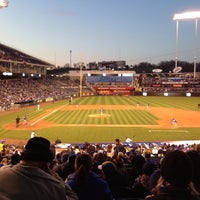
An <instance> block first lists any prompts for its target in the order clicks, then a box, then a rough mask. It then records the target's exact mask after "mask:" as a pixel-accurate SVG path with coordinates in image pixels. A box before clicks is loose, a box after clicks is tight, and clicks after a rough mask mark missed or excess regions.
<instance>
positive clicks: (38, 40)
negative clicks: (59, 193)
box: [0, 0, 200, 67]
mask: <svg viewBox="0 0 200 200" xmlns="http://www.w3.org/2000/svg"><path fill="white" fill-rule="evenodd" d="M187 11H200V0H9V6H8V7H7V8H1V9H0V17H1V26H0V43H2V44H5V45H8V46H10V47H12V48H16V49H17V50H20V51H22V52H24V53H27V54H29V55H31V56H34V57H37V58H39V59H41V60H44V61H47V62H49V63H51V64H54V65H56V66H61V67H62V66H64V65H65V64H66V63H70V58H71V62H72V63H79V62H84V63H85V64H87V63H89V62H101V61H117V60H125V61H126V63H127V64H128V65H134V64H138V63H140V62H150V63H153V64H158V63H159V62H160V61H168V60H175V57H176V21H174V20H173V16H174V14H175V13H182V12H187ZM199 27H200V20H199V22H198V33H199V34H198V35H197V40H195V37H194V35H195V20H181V21H180V22H179V34H178V54H179V57H178V59H179V60H182V61H187V62H193V60H194V43H195V41H197V62H200V28H199ZM70 50H71V54H70Z"/></svg>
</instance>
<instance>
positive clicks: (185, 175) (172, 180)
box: [160, 150, 193, 188]
mask: <svg viewBox="0 0 200 200" xmlns="http://www.w3.org/2000/svg"><path fill="white" fill-rule="evenodd" d="M160 169H161V176H162V177H163V179H164V180H165V181H167V182H168V183H169V184H171V185H172V186H175V187H183V188H185V187H187V186H188V184H189V183H190V181H191V179H192V175H193V165H192V161H191V159H190V157H189V156H188V155H187V154H186V153H184V152H182V151H179V150H175V151H171V152H168V153H167V154H166V156H165V157H164V158H163V160H162V162H161V168H160Z"/></svg>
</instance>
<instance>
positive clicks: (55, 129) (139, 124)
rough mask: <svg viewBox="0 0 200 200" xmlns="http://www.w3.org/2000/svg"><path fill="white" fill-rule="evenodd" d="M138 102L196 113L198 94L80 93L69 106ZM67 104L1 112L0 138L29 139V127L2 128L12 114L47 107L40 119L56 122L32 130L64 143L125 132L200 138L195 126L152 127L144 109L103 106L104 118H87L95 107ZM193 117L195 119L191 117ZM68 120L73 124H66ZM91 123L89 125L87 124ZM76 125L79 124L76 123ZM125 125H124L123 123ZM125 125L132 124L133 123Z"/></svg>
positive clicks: (138, 137)
mask: <svg viewBox="0 0 200 200" xmlns="http://www.w3.org/2000/svg"><path fill="white" fill-rule="evenodd" d="M137 102H138V103H139V104H140V106H146V105H147V104H149V105H150V111H151V107H163V108H172V109H173V108H176V109H182V110H193V111H195V112H198V113H199V116H200V109H199V108H198V107H197V104H199V103H200V98H199V97H191V98H190V97H164V96H163V97H150V96H146V97H143V96H131V97H123V96H122V97H120V96H97V97H95V96H94V97H81V98H75V99H73V101H72V106H73V105H74V107H75V105H76V103H79V104H80V107H81V105H102V106H103V105H127V106H133V107H136V103H137ZM67 106H69V102H68V100H67V99H66V100H62V101H55V103H54V104H52V103H48V104H41V110H40V111H38V110H37V106H36V105H35V106H32V107H27V108H24V109H19V110H16V111H12V112H2V113H1V120H0V138H15V139H29V138H30V133H31V130H32V129H31V130H30V129H27V130H26V129H24V130H21V129H17V128H16V129H12V130H10V129H6V128H5V127H4V126H5V125H6V124H10V123H12V124H15V118H16V116H18V115H19V116H20V117H21V121H22V122H23V116H24V115H27V117H28V121H29V120H34V119H35V118H39V117H40V116H43V115H45V113H46V112H48V111H52V110H53V111H55V110H57V111H56V112H53V113H52V114H50V115H49V116H46V118H44V119H43V120H45V121H51V122H54V123H57V124H60V126H53V125H52V126H50V127H47V128H43V129H37V130H35V131H36V134H37V135H38V136H43V137H46V138H48V139H49V140H51V141H55V139H56V138H57V137H59V138H60V139H61V140H62V141H63V142H65V143H83V142H85V141H88V142H95V143H96V142H113V141H114V139H115V138H120V139H121V140H125V137H126V136H129V137H131V138H133V139H134V141H138V142H140V141H177V140H200V125H199V128H198V127H196V128H191V127H187V128H185V127H184V128H179V127H177V128H175V129H171V128H169V129H166V128H165V129H162V128H159V130H158V129H156V130H155V129H154V128H149V127H146V126H145V125H156V121H157V116H154V115H153V114H151V112H150V111H148V110H147V109H144V110H137V109H130V110H109V109H107V110H105V113H106V114H110V115H111V117H108V118H98V117H96V118H91V117H88V115H90V114H99V110H97V109H96V110H95V109H90V110H80V109H77V110H76V111H75V110H62V108H66V107H67ZM194 120H196V119H194ZM69 124H72V125H73V126H67V125H69ZM90 124H92V126H90ZM79 125H80V126H79ZM98 125H100V126H98ZM123 125H125V126H123ZM129 125H134V126H133V127H131V126H129Z"/></svg>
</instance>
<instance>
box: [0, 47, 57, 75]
mask: <svg viewBox="0 0 200 200" xmlns="http://www.w3.org/2000/svg"><path fill="white" fill-rule="evenodd" d="M52 67H54V65H52V64H50V63H48V62H45V61H42V60H40V59H38V58H35V57H33V56H30V55H28V54H26V53H23V52H22V51H19V50H17V49H15V48H12V47H9V46H6V45H4V44H0V77H1V78H5V76H7V77H8V76H11V75H12V77H18V76H22V75H23V76H26V77H30V76H38V75H41V76H45V75H46V70H47V68H52ZM7 77H6V78H7Z"/></svg>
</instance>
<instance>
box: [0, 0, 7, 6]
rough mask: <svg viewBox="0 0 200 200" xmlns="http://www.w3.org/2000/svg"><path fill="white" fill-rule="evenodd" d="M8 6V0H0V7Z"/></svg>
mask: <svg viewBox="0 0 200 200" xmlns="http://www.w3.org/2000/svg"><path fill="white" fill-rule="evenodd" d="M5 7H8V0H0V8H5Z"/></svg>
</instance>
